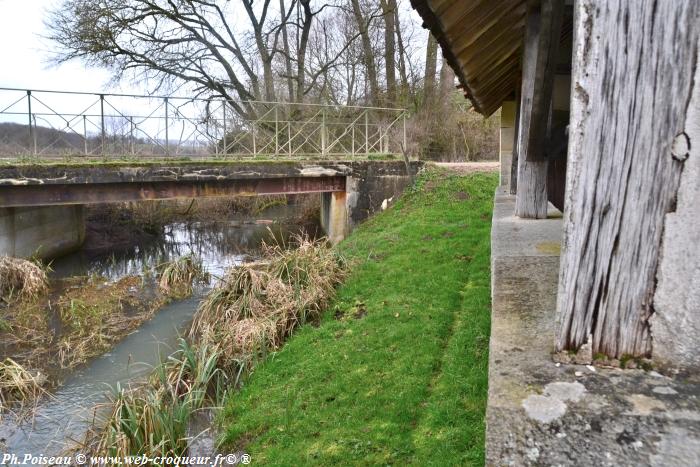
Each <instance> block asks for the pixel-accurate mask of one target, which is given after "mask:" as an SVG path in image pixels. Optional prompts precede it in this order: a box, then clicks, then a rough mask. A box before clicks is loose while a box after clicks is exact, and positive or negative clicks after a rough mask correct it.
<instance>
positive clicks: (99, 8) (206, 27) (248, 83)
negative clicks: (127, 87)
mask: <svg viewBox="0 0 700 467" xmlns="http://www.w3.org/2000/svg"><path fill="white" fill-rule="evenodd" d="M278 3H279V4H278V8H279V11H277V12H275V11H274V8H275V7H276V6H275V2H272V1H271V0H262V1H254V0H239V2H237V3H236V4H234V2H230V1H226V0H99V1H93V0H63V2H62V3H61V4H60V6H59V7H58V8H56V9H55V10H54V11H53V12H52V13H51V15H50V17H49V20H48V21H47V25H48V28H49V31H50V38H51V39H53V40H54V41H55V42H56V43H57V44H58V45H59V46H60V50H59V51H58V54H57V61H59V62H61V61H67V60H71V59H76V58H78V59H83V60H85V61H87V63H88V64H92V65H99V66H105V67H108V68H111V69H112V70H113V71H114V72H115V74H116V77H117V79H121V78H122V77H123V76H125V75H129V74H130V75H132V76H138V77H139V79H142V80H143V79H145V80H148V81H149V82H153V83H156V84H155V85H154V89H153V90H154V91H155V90H158V89H160V88H162V87H174V86H175V85H176V84H180V83H182V82H186V83H188V84H189V85H190V87H191V89H192V91H193V92H194V94H195V95H201V94H206V95H213V96H221V97H223V98H225V99H226V100H227V101H228V102H229V103H230V105H231V106H232V107H233V109H234V110H235V111H236V112H238V113H239V114H240V115H254V114H255V108H254V107H253V106H252V105H251V104H249V103H247V102H246V101H250V100H263V99H264V100H267V101H275V100H277V99H278V89H277V87H276V85H275V80H276V78H278V77H284V79H285V81H286V84H287V93H286V94H288V98H289V99H292V100H296V101H297V102H302V101H304V98H305V97H306V96H307V94H309V93H311V92H312V90H313V88H314V86H315V85H316V82H317V80H318V79H319V77H320V76H322V75H323V74H324V73H325V72H326V71H327V69H328V68H330V67H333V66H335V64H336V62H337V61H338V60H339V59H340V51H339V53H338V54H336V55H333V56H330V55H328V56H327V60H326V61H325V62H323V63H319V62H315V63H313V66H310V64H309V63H308V61H307V52H308V45H309V38H310V36H311V32H312V28H313V26H314V24H315V23H316V22H317V17H318V16H319V14H320V13H321V12H322V11H323V10H324V9H325V8H326V7H327V6H329V4H328V3H323V2H312V0H289V1H288V2H285V1H284V0H279V2H278ZM312 3H313V4H312ZM295 11H297V12H298V17H297V18H293V16H294V12H295ZM275 13H276V14H275ZM234 23H235V24H234ZM290 31H291V32H293V33H294V34H293V35H294V37H295V39H296V44H295V47H294V49H292V47H291V44H290V35H292V34H290ZM358 35H359V34H358ZM352 40H354V38H353V39H352ZM347 45H348V44H346V46H347ZM341 50H342V49H341ZM278 57H281V60H280V59H278ZM294 62H296V70H295V72H294V71H293V70H294ZM275 63H283V66H282V67H281V68H280V69H279V70H276V69H275Z"/></svg>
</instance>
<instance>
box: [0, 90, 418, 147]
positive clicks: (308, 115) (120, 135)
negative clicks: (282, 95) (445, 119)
mask: <svg viewBox="0 0 700 467" xmlns="http://www.w3.org/2000/svg"><path fill="white" fill-rule="evenodd" d="M403 148H406V111H405V110H404V109H397V108H384V107H360V106H342V105H322V104H307V103H293V102H291V103H290V102H288V103H283V102H263V101H235V102H234V101H226V100H224V99H221V98H198V97H182V96H145V95H134V94H110V93H86V92H64V91H46V90H29V89H17V88H1V87H0V155H4V156H41V157H56V156H69V155H70V156H78V155H82V156H103V157H110V156H119V157H124V156H127V155H128V156H134V157H140V156H151V157H153V156H155V157H158V156H188V157H202V156H219V157H227V156H237V157H268V158H279V157H288V158H303V157H306V156H316V157H318V156H321V157H329V158H339V157H342V158H355V157H367V156H371V155H374V154H387V153H395V154H398V153H401V152H402V149H403Z"/></svg>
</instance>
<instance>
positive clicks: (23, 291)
mask: <svg viewBox="0 0 700 467" xmlns="http://www.w3.org/2000/svg"><path fill="white" fill-rule="evenodd" d="M47 291H48V280H47V279H46V268H45V267H42V266H40V265H39V264H37V263H35V262H33V261H29V260H26V259H21V258H12V257H9V256H0V300H1V301H3V302H5V303H6V304H9V303H12V302H15V301H19V302H30V301H33V300H36V299H38V298H39V297H41V296H42V295H44V294H45V293H46V292H47Z"/></svg>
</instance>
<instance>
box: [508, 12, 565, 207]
mask: <svg viewBox="0 0 700 467" xmlns="http://www.w3.org/2000/svg"><path fill="white" fill-rule="evenodd" d="M563 8H564V5H563V2H561V1H558V0H543V1H542V4H541V5H537V4H535V5H531V7H530V8H529V10H528V13H527V19H526V26H525V42H524V45H523V47H524V50H523V63H522V65H523V74H522V86H521V91H520V92H521V96H520V119H519V130H518V151H519V154H518V184H517V185H518V187H517V193H516V198H515V214H516V215H517V216H519V217H525V218H535V219H541V218H546V217H547V205H548V201H547V158H546V156H545V144H546V142H547V122H548V119H549V113H550V110H551V103H552V87H553V85H554V69H555V66H556V62H557V51H558V46H559V38H560V34H561V23H562V16H563Z"/></svg>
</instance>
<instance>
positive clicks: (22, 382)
mask: <svg viewBox="0 0 700 467" xmlns="http://www.w3.org/2000/svg"><path fill="white" fill-rule="evenodd" d="M43 379H44V378H42V376H41V374H36V375H34V374H32V373H31V372H30V371H29V370H27V369H26V368H24V367H23V366H22V365H20V364H19V363H17V362H16V361H14V360H13V359H11V358H6V359H5V360H3V361H0V420H2V416H3V414H4V412H6V411H7V410H9V409H10V408H12V407H14V406H16V405H17V404H20V405H21V406H24V405H26V404H28V403H32V402H34V401H36V400H37V399H38V398H39V396H41V395H42V394H44V392H45V391H44V389H43V388H42V384H43Z"/></svg>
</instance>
